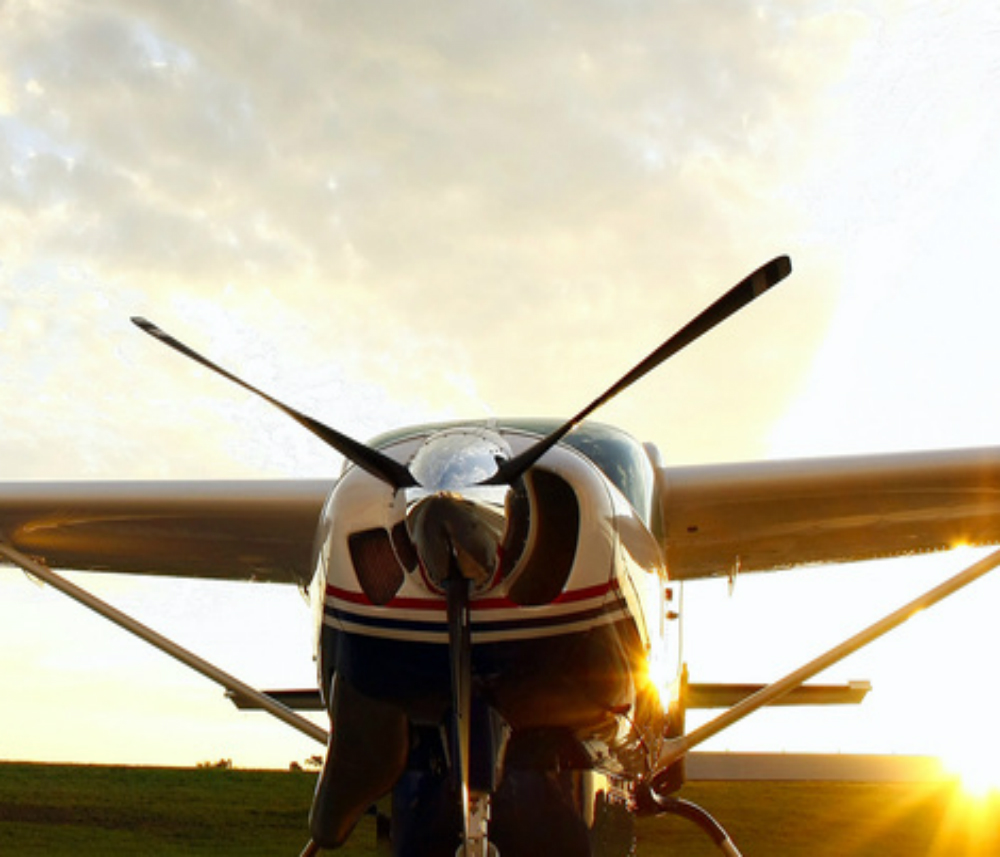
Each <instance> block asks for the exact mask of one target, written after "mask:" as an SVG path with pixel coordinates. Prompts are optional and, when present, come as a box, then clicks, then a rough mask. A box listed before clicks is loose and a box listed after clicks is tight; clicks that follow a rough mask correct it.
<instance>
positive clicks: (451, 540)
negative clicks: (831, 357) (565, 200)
mask: <svg viewBox="0 0 1000 857" xmlns="http://www.w3.org/2000/svg"><path fill="white" fill-rule="evenodd" d="M791 270H792V264H791V261H790V260H789V258H788V257H787V256H778V257H776V258H774V259H772V260H771V261H770V262H768V263H767V264H765V265H762V266H761V267H760V268H758V269H757V270H756V271H754V272H753V273H752V274H750V275H749V276H748V277H746V278H745V279H743V280H741V281H740V282H739V283H737V284H736V285H735V286H734V287H733V288H731V289H730V290H729V291H728V292H726V293H725V294H724V295H723V296H722V297H721V298H719V299H718V300H717V301H716V302H715V303H713V304H712V305H711V306H709V307H708V308H707V309H705V310H704V311H703V312H702V313H700V314H699V315H698V316H696V317H695V318H694V319H692V320H691V321H690V322H689V323H688V324H687V325H685V326H684V327H683V328H681V329H680V330H679V331H677V333H675V334H674V335H673V336H671V337H670V338H669V339H668V340H667V341H666V342H664V343H663V344H662V345H661V346H660V347H659V348H657V349H656V350H655V351H653V352H652V353H651V354H649V355H648V356H647V357H646V358H645V359H644V360H642V361H641V362H640V363H638V364H637V365H636V366H635V367H634V368H632V369H631V370H630V371H629V372H627V373H626V374H625V375H624V376H622V377H621V378H620V379H619V380H618V381H616V382H615V383H614V384H612V385H611V386H610V387H609V388H608V389H607V390H605V391H604V392H603V393H601V395H600V396H598V397H597V398H596V399H594V401H592V402H591V403H590V404H589V405H587V406H586V407H585V408H584V409H583V410H581V411H580V412H579V413H577V414H576V415H574V416H573V417H571V418H570V419H569V420H567V421H566V422H565V423H563V424H562V425H561V426H559V427H558V428H557V429H556V430H555V431H553V432H551V433H550V434H548V435H547V436H546V437H544V438H542V439H541V440H539V441H538V442H536V443H534V444H533V445H532V446H530V447H528V448H527V449H526V450H524V451H523V452H521V453H519V454H518V455H516V456H513V457H506V455H501V454H497V453H496V452H494V453H492V454H491V455H490V456H489V458H490V459H491V460H490V462H489V463H490V466H491V468H492V466H493V465H494V464H495V465H496V470H495V471H494V472H493V474H492V475H490V476H487V477H485V478H484V477H483V475H482V473H483V471H482V470H481V469H475V468H473V469H471V470H469V471H468V472H467V478H468V479H469V481H468V483H467V484H460V485H442V484H434V483H436V482H437V480H436V479H434V478H430V477H429V476H428V475H427V474H424V473H423V468H422V466H421V465H420V464H419V462H418V461H417V460H415V461H414V465H415V469H416V471H417V475H414V473H413V472H411V469H410V468H408V467H407V466H406V465H403V464H400V463H399V462H398V461H395V460H394V459H392V458H389V457H388V456H386V455H384V454H383V453H381V452H379V451H378V450H376V449H373V448H372V447H370V446H366V445H365V444H363V443H360V442H358V441H356V440H354V439H352V438H350V437H348V436H347V435H344V434H341V433H340V432H338V431H336V430H335V429H332V428H330V427H329V426H326V425H324V424H323V423H321V422H318V421H317V420H314V419H313V418H312V417H309V416H306V415H305V414H303V413H300V412H299V411H297V410H295V409H294V408H292V407H289V406H288V405H285V404H284V403H282V402H280V401H278V400H277V399H275V398H273V397H272V396H270V395H268V394H267V393H264V392H263V391H261V390H259V389H257V388H256V387H254V386H252V385H251V384H248V383H247V382H246V381H243V380H242V379H240V378H238V377H236V376H235V375H233V374H232V373H231V372H228V371H227V370H225V369H223V368H222V367H221V366H218V365H217V364H215V363H213V362H212V361H210V360H208V359H207V358H205V357H203V356H202V355H200V354H198V353H197V352H196V351H194V350H193V349H192V348H190V347H188V346H187V345H185V344H184V343H182V342H180V341H179V340H177V339H175V338H174V337H172V336H170V335H169V334H167V333H165V332H164V331H163V330H161V329H160V328H159V327H157V326H156V325H155V324H153V323H152V322H150V321H147V320H146V319H144V318H140V317H134V318H133V319H132V321H133V323H134V324H135V325H136V326H138V327H139V328H140V329H142V330H143V331H145V332H146V333H148V334H149V335H150V336H152V337H154V338H156V339H158V340H159V341H160V342H162V343H164V344H165V345H167V346H169V347H170V348H172V349H174V350H175V351H178V352H179V353H181V354H183V355H185V356H186V357H189V358H190V359H192V360H194V361H196V362H197V363H200V364H201V365H202V366H205V367H206V368H208V369H210V370H212V371H213V372H216V373H217V374H219V375H221V376H222V377H224V378H226V379H228V380H230V381H232V382H233V383H235V384H238V385H239V386H240V387H243V388H244V389H245V390H248V391H249V392H251V393H254V394H255V395H257V396H259V397H260V398H262V399H264V400H265V401H266V402H269V403H270V404H272V405H274V406H275V407H276V408H278V409H279V410H280V411H282V412H283V413H285V414H286V415H288V416H289V417H291V418H292V419H293V420H295V421H296V422H297V423H299V424H300V425H302V426H304V427H305V428H306V429H308V430H309V431H310V432H312V433H313V434H314V435H316V436H317V437H319V438H320V439H321V440H323V441H324V442H325V443H327V444H328V445H329V446H331V447H333V449H335V450H336V451H337V452H339V453H340V454H341V455H343V456H344V457H345V458H347V459H349V460H350V461H352V462H353V463H354V464H356V465H357V466H358V467H360V468H362V469H363V470H365V471H367V472H368V473H370V474H371V475H372V476H374V477H375V478H377V479H380V480H381V481H382V482H385V483H386V484H387V485H389V486H390V487H392V488H393V489H394V490H400V489H407V488H418V489H420V492H418V493H426V492H427V491H430V492H432V493H433V494H435V495H436V496H437V499H438V500H448V501H449V502H458V503H463V502H467V501H468V500H470V499H471V494H472V493H474V492H475V491H482V490H484V488H483V486H510V485H512V484H513V483H514V482H516V481H517V480H518V479H519V478H520V477H522V476H523V475H524V474H525V473H526V472H527V471H528V470H529V469H530V468H531V467H532V466H533V465H534V464H535V463H536V462H537V461H538V460H539V459H540V458H541V457H542V456H543V455H545V453H546V452H548V451H549V450H550V449H552V447H554V446H555V445H556V444H557V443H559V441H560V440H562V438H563V437H565V436H566V435H567V434H568V433H569V432H571V431H572V430H573V429H574V428H575V427H576V426H577V425H578V424H579V423H581V422H582V421H583V420H584V419H586V418H587V417H588V416H590V414H592V413H593V412H594V411H596V410H597V409H598V408H600V407H601V406H602V405H604V404H606V403H607V402H609V401H610V400H611V399H613V398H614V397H615V396H617V395H618V394H619V393H621V392H622V391H623V390H625V389H627V388H628V387H630V386H631V385H632V384H634V383H635V382H636V381H638V380H639V379H640V378H642V377H644V376H645V375H646V374H647V373H649V372H650V371H652V370H653V369H655V368H656V367H657V366H659V365H660V364H661V363H663V362H664V361H665V360H667V359H668V358H670V357H672V356H673V355H675V354H677V353H678V352H679V351H681V350H682V349H683V348H685V347H687V346H688V345H690V344H691V343H692V342H694V341H695V340H697V339H698V338H700V337H701V336H702V335H704V334H705V333H707V332H708V331H710V330H712V329H713V328H714V327H716V326H717V325H719V324H721V323H722V322H723V321H725V320H726V319H728V318H729V317H730V316H732V315H734V314H735V313H737V312H738V311H739V310H741V309H742V308H743V307H745V306H746V305H747V304H749V303H750V302H752V301H753V300H755V299H756V298H758V297H760V295H762V294H764V292H766V291H768V290H769V289H770V288H771V287H772V286H774V285H776V284H777V283H779V282H781V281H782V280H783V279H785V277H787V276H788V275H789V274H790V273H791ZM484 443H485V444H486V446H484V448H486V447H487V446H489V441H484V440H483V439H482V438H480V445H481V446H482V445H483V444H484ZM468 451H469V450H468V449H466V450H465V452H466V453H467V452H468ZM418 476H423V477H424V478H425V479H427V480H428V482H430V483H432V484H428V485H423V484H422V483H421V481H420V479H419V478H418ZM417 505H418V503H415V504H414V506H413V507H412V508H413V509H416V507H417ZM431 508H432V507H428V509H431ZM435 508H436V507H435ZM425 511H427V510H425ZM437 512H438V513H439V514H438V515H437V518H438V524H437V525H435V526H431V525H430V524H428V523H427V520H428V518H427V516H426V515H423V516H421V515H418V516H417V517H415V518H414V521H413V525H414V527H415V529H416V530H418V531H421V532H420V535H421V536H422V537H426V538H424V539H423V541H421V538H417V539H416V542H417V543H422V544H425V545H430V546H432V547H434V546H437V547H439V548H444V551H443V552H442V551H439V550H425V551H424V552H423V553H424V554H426V555H424V556H422V557H421V561H422V562H424V564H425V566H426V565H427V564H428V563H430V564H431V565H435V566H437V575H436V577H437V579H438V580H439V581H440V582H441V583H443V587H444V589H445V590H446V595H447V615H448V648H449V662H450V671H451V695H452V711H453V718H454V720H453V727H454V728H453V755H454V761H455V765H454V770H455V771H456V774H457V778H458V787H459V790H460V794H461V799H462V830H463V839H462V842H463V846H462V849H461V852H460V853H462V854H463V855H466V854H468V853H470V849H471V847H473V843H474V842H476V841H478V839H479V838H480V837H481V836H482V834H483V831H481V830H479V829H474V828H476V827H477V825H476V822H475V821H474V820H473V813H472V807H471V802H470V793H469V752H470V743H471V717H472V642H471V627H470V616H469V598H470V587H471V585H472V580H471V578H470V577H469V570H468V568H465V569H463V567H462V562H461V559H462V557H463V556H465V558H466V561H465V565H466V566H468V565H469V562H470V560H469V559H468V557H473V558H478V560H481V559H482V556H481V555H482V544H480V542H481V540H482V538H481V533H480V532H479V529H477V528H476V527H472V526H467V525H468V524H469V522H470V521H471V520H472V519H471V518H469V515H455V514H451V513H450V512H449V511H448V510H447V509H444V510H442V509H437ZM477 514H478V513H476V514H473V515H472V517H473V518H475V517H476V515H477ZM420 520H424V523H423V524H422V523H420ZM425 524H426V526H425ZM427 527H430V529H432V530H433V532H422V530H424V529H427ZM463 533H464V534H465V535H462V534H463ZM470 533H471V534H472V535H469V534H470ZM477 539H478V540H477ZM470 540H471V541H470ZM418 552H419V545H418ZM463 552H464V553H463ZM474 564H475V563H473V565H474ZM487 564H488V563H487Z"/></svg>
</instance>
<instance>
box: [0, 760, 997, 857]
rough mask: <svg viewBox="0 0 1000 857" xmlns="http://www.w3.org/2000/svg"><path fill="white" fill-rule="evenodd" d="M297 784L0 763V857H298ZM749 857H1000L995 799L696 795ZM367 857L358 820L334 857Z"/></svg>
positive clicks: (873, 787)
mask: <svg viewBox="0 0 1000 857" xmlns="http://www.w3.org/2000/svg"><path fill="white" fill-rule="evenodd" d="M313 782H314V776H313V775H310V774H305V773H281V772H254V771H225V770H186V769H151V768H108V767H63V766H55V765H22V764H0V855H17V857H34V855H39V857H40V855H84V857H86V855H124V854H143V855H149V857H155V856H156V855H181V854H183V855H202V854H203V855H223V857H225V855H234V857H235V855H275V857H278V855H282V856H283V857H287V855H297V854H298V853H299V851H300V850H301V848H302V846H303V845H304V844H305V842H306V839H307V833H306V815H307V813H308V809H309V802H310V798H311V794H312V787H313ZM682 795H683V796H684V797H687V798H689V799H691V800H694V801H697V802H699V803H701V804H703V805H704V806H705V807H706V808H708V809H709V810H710V811H711V812H712V813H713V814H714V815H715V816H716V817H717V818H718V819H719V820H720V821H721V822H723V823H724V824H725V825H726V826H727V828H728V829H729V831H730V833H731V834H732V835H733V838H734V840H735V841H736V843H737V844H738V845H739V847H740V848H741V850H742V851H743V853H744V855H745V857H764V855H810V857H817V855H820V857H822V855H830V857H833V855H837V857H842V855H847V854H851V855H879V857H893V855H907V857H913V855H939V857H945V855H948V857H961V855H967V857H971V855H975V857H986V855H997V854H1000V829H998V827H1000V825H998V824H997V822H998V820H1000V799H998V798H995V797H994V798H991V799H988V800H981V801H978V802H976V801H972V800H970V799H968V798H966V797H965V796H963V795H962V794H961V792H960V791H959V789H958V788H957V787H956V786H953V785H950V784H941V783H937V784H916V785H915V784H895V783H893V784H881V783H879V784H874V783H801V782H756V783H754V782H740V783H721V782H714V783H709V782H704V783H691V784H689V785H688V786H686V787H685V789H684V791H683V793H682ZM339 853H340V854H343V855H348V857H354V855H363V854H364V855H368V854H373V853H374V825H373V824H369V823H368V821H367V820H366V821H365V822H363V826H362V827H361V828H359V829H358V830H357V831H356V832H355V834H354V836H353V837H352V840H351V843H350V845H349V846H348V847H347V848H345V849H343V850H341V851H340V852H339ZM718 853H719V852H718V851H716V850H715V849H714V847H713V846H712V845H711V843H710V842H709V841H708V839H707V838H704V836H703V835H702V834H700V833H698V832H697V830H696V829H695V828H694V827H693V826H692V825H690V823H688V822H685V821H682V820H680V819H675V818H672V817H663V818H652V819H644V820H642V821H641V822H640V825H639V855H640V857H654V855H668V854H680V855H685V857H698V855H717V854H718Z"/></svg>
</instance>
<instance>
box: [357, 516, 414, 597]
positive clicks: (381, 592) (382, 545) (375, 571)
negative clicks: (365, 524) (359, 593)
mask: <svg viewBox="0 0 1000 857" xmlns="http://www.w3.org/2000/svg"><path fill="white" fill-rule="evenodd" d="M347 541H348V546H349V547H350V550H351V561H352V562H353V563H354V571H355V573H356V574H357V575H358V582H359V583H360V584H361V589H362V590H363V591H364V593H365V595H366V596H368V600H369V601H371V603H372V604H379V605H381V604H388V603H389V602H390V601H391V600H392V598H393V596H394V595H395V594H396V593H397V592H399V587H400V586H402V585H403V569H402V567H401V566H400V564H399V560H397V559H396V552H395V551H394V550H393V549H392V542H390V541H389V534H388V533H387V532H386V531H385V530H383V529H374V530H365V531H364V532H361V533H354V535H352V536H351V537H350V538H349V539H348V540H347Z"/></svg>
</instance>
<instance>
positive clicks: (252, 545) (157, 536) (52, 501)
mask: <svg viewBox="0 0 1000 857" xmlns="http://www.w3.org/2000/svg"><path fill="white" fill-rule="evenodd" d="M333 485H334V482H333V480H258V481H186V482H37V483H36V482H9V483H3V484H0V538H2V539H4V540H6V541H7V542H8V543H10V544H11V545H12V546H13V547H15V548H16V549H18V550H19V551H22V552H23V553H25V554H29V555H31V556H34V557H37V558H39V559H41V560H42V561H43V562H44V563H45V564H47V565H49V566H50V567H52V568H60V569H74V570H85V571H110V572H126V573H138V574H159V575H175V576H180V577H200V578H219V579H223V580H259V581H266V582H277V583H296V584H300V585H304V584H306V583H308V581H309V579H310V577H311V574H312V568H311V564H312V553H313V541H314V539H315V535H316V529H317V524H318V523H319V519H320V515H321V513H322V509H323V504H324V503H325V501H326V498H327V497H328V496H329V493H330V491H331V490H332V488H333Z"/></svg>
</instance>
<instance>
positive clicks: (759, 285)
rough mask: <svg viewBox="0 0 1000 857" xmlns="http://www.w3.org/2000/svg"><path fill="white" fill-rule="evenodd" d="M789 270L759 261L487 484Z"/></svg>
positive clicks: (504, 481)
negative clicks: (731, 286)
mask: <svg viewBox="0 0 1000 857" xmlns="http://www.w3.org/2000/svg"><path fill="white" fill-rule="evenodd" d="M791 272H792V261H791V259H789V258H788V256H778V257H776V258H774V259H772V260H771V261H770V262H768V263H767V264H766V265H761V267H759V268H758V269H757V270H756V271H754V272H753V273H752V274H750V275H749V276H748V277H746V278H745V279H743V280H741V281H740V282H739V283H737V284H736V285H735V286H733V288H731V289H730V290H729V291H728V292H726V293H725V294H724V295H723V296H722V297H721V298H719V299H718V300H717V301H716V302H715V303H714V304H712V305H711V306H710V307H708V309H706V310H704V311H703V312H702V313H701V314H700V315H698V316H696V317H695V318H694V319H692V320H691V321H690V322H688V323H687V324H686V325H685V326H684V327H682V328H681V329H680V330H679V331H677V333H675V334H674V335H673V336H671V337H670V339H668V340H667V341H666V342H664V343H663V345H661V346H660V347H659V348H657V349H656V350H655V351H654V352H653V353H652V354H650V355H648V356H647V357H646V358H645V359H644V360H643V361H642V362H640V363H639V364H638V365H636V366H635V367H634V368H633V369H631V370H630V371H629V372H627V373H626V374H625V375H624V376H622V377H621V378H620V379H619V380H618V381H616V382H615V383H614V384H612V385H611V386H610V387H608V389H607V390H605V391H604V392H603V393H601V395H600V396H598V397H597V398H596V399H594V401H592V402H591V403H590V404H589V405H587V407H585V408H584V409H583V410H582V411H580V412H579V413H578V414H576V415H575V416H573V417H570V419H568V420H567V421H566V422H564V423H563V424H562V425H561V426H559V428H557V429H556V430H555V431H553V432H552V433H551V434H549V435H548V436H546V437H544V438H542V440H540V441H538V443H536V444H534V445H533V446H530V447H528V449H526V450H524V452H522V453H520V454H519V455H516V456H514V457H513V458H511V459H509V460H508V461H505V462H504V463H503V464H501V465H500V468H499V470H497V472H496V473H495V474H494V475H493V476H492V477H490V478H489V479H488V480H486V482H485V483H484V484H486V485H510V484H512V483H514V482H516V481H517V479H518V477H520V476H523V475H524V473H525V471H527V470H528V468H530V467H531V466H532V465H533V464H534V463H535V462H536V461H538V459H540V458H541V457H542V456H543V455H545V453H546V452H548V451H549V450H550V449H552V447H553V446H555V445H556V444H557V443H559V441H560V440H562V439H563V438H564V437H565V436H566V435H567V434H569V433H570V432H571V431H572V430H573V429H574V428H575V427H576V426H577V425H579V424H580V423H581V422H583V421H584V420H585V419H586V418H587V417H589V416H590V415H591V414H592V413H593V412H594V411H596V410H597V409H598V408H599V407H601V405H605V404H607V403H608V402H609V401H611V399H613V398H614V397H615V396H617V395H618V394H619V393H620V392H622V390H625V389H626V388H628V387H630V386H632V384H634V383H635V382H636V381H638V380H639V379H640V378H642V377H643V376H644V375H646V374H647V373H648V372H651V371H652V370H653V369H655V368H656V367H657V366H659V365H660V364H661V363H662V362H663V361H664V360H666V359H667V358H668V357H673V355H675V354H676V353H677V352H678V351H680V350H681V349H682V348H685V347H686V346H688V345H690V344H691V343H692V342H694V341H695V340H696V339H698V338H699V337H700V336H702V335H703V334H705V333H708V331H710V330H711V329H712V328H713V327H716V326H717V325H719V324H721V323H722V322H723V321H725V320H726V319H727V318H729V317H730V316H731V315H733V314H734V313H736V312H738V311H739V310H741V309H743V307H745V306H746V305H747V304H749V303H750V302H751V301H753V300H755V299H756V298H758V297H760V296H761V295H762V294H764V292H766V291H767V290H768V289H770V288H771V287H772V286H775V285H777V284H778V283H780V282H781V281H782V280H783V279H785V277H787V276H788V275H789V274H790V273H791Z"/></svg>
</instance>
